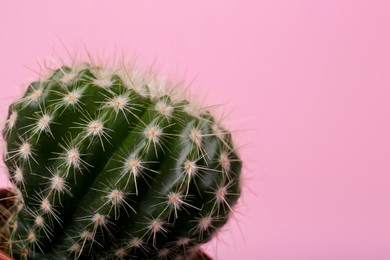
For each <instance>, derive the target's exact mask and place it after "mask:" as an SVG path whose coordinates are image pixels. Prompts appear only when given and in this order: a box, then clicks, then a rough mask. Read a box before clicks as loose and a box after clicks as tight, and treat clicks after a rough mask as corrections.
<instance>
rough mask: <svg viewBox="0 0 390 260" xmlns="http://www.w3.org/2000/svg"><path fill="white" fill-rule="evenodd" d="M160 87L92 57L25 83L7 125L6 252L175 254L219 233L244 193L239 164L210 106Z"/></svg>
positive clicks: (37, 255)
mask: <svg viewBox="0 0 390 260" xmlns="http://www.w3.org/2000/svg"><path fill="white" fill-rule="evenodd" d="M160 89H162V88H161V83H160V82H159V81H158V80H156V79H155V78H147V77H143V76H140V75H139V73H136V72H134V71H127V70H122V69H118V70H110V69H107V68H104V67H100V66H92V65H88V64H79V65H76V66H70V67H66V66H63V67H61V68H59V69H57V70H55V71H53V72H52V73H51V75H50V76H49V77H47V78H46V79H44V80H40V81H36V82H33V83H31V84H30V85H29V87H28V89H27V91H26V93H25V94H24V96H23V97H22V98H20V99H19V100H17V101H16V102H14V103H13V104H12V105H11V106H10V108H9V115H8V118H7V120H6V123H5V127H4V130H3V137H4V139H5V140H6V143H7V151H6V153H5V155H4V161H5V164H6V165H7V167H8V169H9V173H10V178H11V180H12V182H13V183H14V184H15V186H16V187H17V189H16V193H15V194H16V198H15V201H16V202H15V207H14V208H12V209H11V213H12V216H9V217H8V218H7V222H6V225H5V227H3V235H2V240H3V242H4V243H3V249H4V250H5V251H6V252H8V253H9V254H10V255H11V256H13V257H14V258H16V259H19V258H22V259H45V258H47V259H55V258H59V259H84V258H85V259H131V258H137V259H174V258H177V257H178V256H184V258H185V257H186V256H187V255H189V254H190V253H191V251H193V250H194V248H197V246H198V245H200V244H202V243H205V242H207V241H209V240H210V239H211V237H212V235H213V234H214V233H215V231H216V230H218V229H219V228H220V227H221V226H222V225H224V224H225V223H226V221H227V218H228V215H229V213H230V212H231V211H232V206H233V205H234V204H235V202H236V201H237V199H238V197H239V194H240V186H239V177H240V171H241V164H242V163H241V160H240V158H239V156H238V155H237V152H236V150H235V148H234V145H233V143H232V138H231V134H230V133H229V132H227V131H226V130H225V129H224V128H222V127H221V126H220V125H219V123H218V122H217V121H216V120H215V118H214V117H213V116H212V115H211V114H210V112H209V111H207V110H205V109H196V108H195V106H194V105H192V104H191V103H190V102H188V101H187V100H185V99H181V98H178V97H177V95H175V89H174V88H172V89H171V90H170V91H160ZM3 213H4V212H3ZM3 215H6V214H3ZM4 230H5V231H4Z"/></svg>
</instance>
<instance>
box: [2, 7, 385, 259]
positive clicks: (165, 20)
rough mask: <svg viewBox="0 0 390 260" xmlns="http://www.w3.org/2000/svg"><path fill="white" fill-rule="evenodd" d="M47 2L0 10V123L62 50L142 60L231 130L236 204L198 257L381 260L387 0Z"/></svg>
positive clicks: (383, 229) (61, 55)
mask: <svg viewBox="0 0 390 260" xmlns="http://www.w3.org/2000/svg"><path fill="white" fill-rule="evenodd" d="M59 2H60V1H52V0H50V1H23V2H21V1H7V3H3V4H2V6H1V8H0V37H1V38H0V47H1V48H0V75H1V76H0V88H1V109H2V115H4V112H5V111H6V107H7V104H9V102H10V101H11V99H10V97H15V96H16V95H17V94H18V93H19V89H20V88H24V87H25V86H26V85H25V84H26V82H29V80H30V79H33V78H35V77H36V73H35V72H33V70H38V69H39V65H38V63H37V61H42V60H44V59H46V58H47V57H51V56H53V55H54V56H57V57H58V56H59V57H64V58H65V59H66V57H67V54H66V49H68V50H69V51H70V52H71V53H74V49H78V50H79V51H80V52H83V50H84V49H88V50H89V51H90V52H91V53H93V55H95V56H104V57H110V56H115V49H116V50H117V51H116V53H117V54H116V56H117V57H120V56H121V54H120V53H121V51H120V50H123V52H124V53H125V56H126V57H129V58H131V57H133V55H135V56H136V57H137V59H138V60H139V61H140V62H144V63H146V64H150V63H151V62H152V61H153V60H154V59H155V58H156V59H157V63H158V67H159V68H161V69H164V71H168V72H170V73H173V74H175V75H177V76H178V78H182V77H185V78H186V79H187V80H188V81H191V80H193V79H194V82H193V83H192V86H191V92H192V93H194V95H195V96H196V95H198V96H200V97H204V96H205V95H207V101H208V103H211V104H225V108H226V109H225V113H226V114H228V116H227V119H226V125H228V126H230V127H231V128H232V129H234V130H235V131H237V132H236V134H237V135H236V137H237V141H238V142H239V143H240V151H241V153H242V155H243V158H244V160H245V171H244V176H245V179H246V182H245V184H246V185H245V187H246V188H245V193H244V196H243V199H242V201H241V203H240V205H239V206H238V207H237V208H236V210H237V212H236V214H235V215H234V217H235V220H233V221H231V222H230V224H229V226H228V227H227V228H226V230H225V231H224V232H223V233H222V234H221V236H220V237H219V238H218V239H217V241H214V242H213V243H211V244H210V245H207V246H206V248H207V250H208V252H210V254H211V255H213V256H215V257H217V259H232V260H234V259H265V260H268V259H270V260H272V259H283V260H284V259H288V260H289V259H300V260H302V259H304V260H305V259H390V189H389V187H390V158H389V157H390V120H389V119H390V73H389V69H390V34H389V29H390V4H389V1H372V0H370V1H369V0H367V1H357V0H355V1H341V0H324V1H309V0H308V1H303V0H299V1H298V0H296V1H276V0H269V1H260V0H258V1H242V0H240V1H239V0H237V1H228V0H224V1H222V0H219V1H216V0H214V1H211V0H208V1H199V0H198V1H171V0H165V1H161V0H160V1H82V0H77V1H62V2H61V3H59ZM130 2H132V3H130ZM136 2H137V3H136ZM138 2H142V3H138ZM64 46H66V48H65V47H64ZM118 53H119V54H118ZM29 68H31V69H32V70H30V69H29ZM197 93H200V94H197ZM222 111H223V110H222ZM1 182H2V184H4V183H5V179H4V178H3V179H2V180H1Z"/></svg>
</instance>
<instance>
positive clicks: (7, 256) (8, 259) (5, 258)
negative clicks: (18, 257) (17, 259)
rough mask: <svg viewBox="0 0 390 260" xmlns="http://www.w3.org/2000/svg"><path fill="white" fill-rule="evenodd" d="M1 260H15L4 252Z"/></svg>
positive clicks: (1, 252)
mask: <svg viewBox="0 0 390 260" xmlns="http://www.w3.org/2000/svg"><path fill="white" fill-rule="evenodd" d="M0 260H13V259H12V258H11V257H10V256H9V255H7V254H6V253H4V252H3V251H0Z"/></svg>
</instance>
